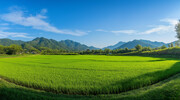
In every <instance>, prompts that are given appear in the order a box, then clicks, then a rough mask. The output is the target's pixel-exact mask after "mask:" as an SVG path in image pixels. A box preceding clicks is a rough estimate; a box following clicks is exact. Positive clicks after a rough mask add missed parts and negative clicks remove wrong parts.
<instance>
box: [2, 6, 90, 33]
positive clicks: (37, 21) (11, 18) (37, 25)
mask: <svg viewBox="0 0 180 100" xmlns="http://www.w3.org/2000/svg"><path fill="white" fill-rule="evenodd" d="M46 12H47V10H46V9H42V10H41V13H40V14H37V15H35V16H33V15H25V12H23V11H22V10H17V11H14V10H12V11H11V12H9V13H6V14H2V15H0V18H1V19H2V20H4V21H7V22H11V23H14V24H18V25H23V26H27V27H32V28H33V29H38V30H42V31H47V32H53V33H60V34H70V35H75V36H82V35H85V34H87V32H83V31H80V30H75V31H71V30H61V29H58V28H56V27H54V26H52V25H50V24H49V23H48V22H46V21H45V20H43V19H45V18H47V17H46V16H44V14H45V13H46Z"/></svg>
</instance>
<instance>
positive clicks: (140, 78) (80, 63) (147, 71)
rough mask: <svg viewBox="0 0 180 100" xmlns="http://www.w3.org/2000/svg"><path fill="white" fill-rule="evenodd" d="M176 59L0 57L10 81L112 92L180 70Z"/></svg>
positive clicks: (55, 88) (44, 87)
mask: <svg viewBox="0 0 180 100" xmlns="http://www.w3.org/2000/svg"><path fill="white" fill-rule="evenodd" d="M178 62H179V60H177V59H168V58H152V57H135V56H134V57H131V56H95V55H94V56H93V55H76V56H73V55H72V56H71V55H69V56H67V55H64V56H63V55H58V56H52V55H46V56H43V55H36V56H33V55H32V56H24V57H16V58H13V57H12V58H1V59H0V65H1V66H0V69H1V70H0V76H1V77H2V78H3V79H6V80H8V81H10V82H13V83H16V84H19V85H23V86H27V87H31V88H36V89H41V90H45V91H49V92H54V93H64V94H81V95H89V94H93V95H95V94H114V93H115V94H116V93H120V92H124V91H129V90H133V89H137V88H140V87H144V86H147V85H151V84H153V83H156V82H159V81H161V80H164V79H166V78H168V77H170V76H172V75H174V74H176V73H178V72H180V67H179V65H180V64H179V63H178Z"/></svg>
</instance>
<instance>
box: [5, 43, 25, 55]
mask: <svg viewBox="0 0 180 100" xmlns="http://www.w3.org/2000/svg"><path fill="white" fill-rule="evenodd" d="M22 51H23V49H22V47H21V46H19V45H15V44H13V45H10V46H8V47H7V48H6V53H7V54H10V55H12V54H21V53H22Z"/></svg>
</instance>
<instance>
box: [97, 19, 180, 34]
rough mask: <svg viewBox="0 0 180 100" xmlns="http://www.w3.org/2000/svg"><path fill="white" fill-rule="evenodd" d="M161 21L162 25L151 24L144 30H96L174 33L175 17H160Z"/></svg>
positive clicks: (133, 32) (116, 32)
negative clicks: (149, 27)
mask: <svg viewBox="0 0 180 100" xmlns="http://www.w3.org/2000/svg"><path fill="white" fill-rule="evenodd" d="M160 21H161V22H165V23H166V25H165V24H163V25H158V26H154V25H153V26H152V25H150V26H151V29H148V30H145V31H138V30H118V31H114V30H113V31H107V30H103V29H97V30H96V31H100V32H111V33H114V34H121V33H124V34H129V35H132V34H135V35H142V34H153V33H156V34H164V33H174V32H175V25H176V24H177V23H178V20H177V19H171V18H165V19H161V20H160Z"/></svg>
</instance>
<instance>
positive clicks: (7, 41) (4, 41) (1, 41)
mask: <svg viewBox="0 0 180 100" xmlns="http://www.w3.org/2000/svg"><path fill="white" fill-rule="evenodd" d="M23 43H24V42H23V41H21V40H11V39H0V45H4V46H10V45H11V44H17V45H21V44H23Z"/></svg>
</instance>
